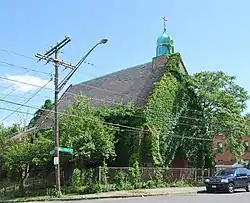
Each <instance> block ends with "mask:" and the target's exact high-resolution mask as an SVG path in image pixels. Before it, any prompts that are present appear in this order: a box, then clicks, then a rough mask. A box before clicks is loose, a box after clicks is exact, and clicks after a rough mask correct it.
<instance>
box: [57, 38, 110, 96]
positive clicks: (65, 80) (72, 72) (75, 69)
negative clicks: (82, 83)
mask: <svg viewBox="0 0 250 203" xmlns="http://www.w3.org/2000/svg"><path fill="white" fill-rule="evenodd" d="M107 42H108V39H105V38H104V39H102V40H100V41H99V42H98V43H96V44H95V46H93V47H92V48H91V49H90V50H89V51H88V53H87V54H85V55H84V56H83V57H82V58H81V60H80V61H79V62H78V63H77V64H76V66H75V68H74V69H72V70H71V72H69V74H68V75H67V76H66V77H65V78H64V79H63V80H62V82H61V83H60V84H59V86H58V91H59V92H60V91H61V90H62V89H63V88H64V86H65V85H66V83H67V82H68V81H69V79H70V78H71V77H72V75H73V74H74V73H75V72H76V71H77V69H78V68H79V67H80V66H81V64H82V63H83V62H84V61H85V59H86V58H87V57H88V55H89V54H90V53H91V52H92V51H93V50H94V49H95V48H96V47H97V46H98V45H99V44H106V43H107Z"/></svg>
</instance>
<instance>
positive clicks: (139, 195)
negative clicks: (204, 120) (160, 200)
mask: <svg viewBox="0 0 250 203" xmlns="http://www.w3.org/2000/svg"><path fill="white" fill-rule="evenodd" d="M194 193H204V191H186V192H181V191H179V192H161V193H143V192H142V193H138V194H133V193H131V194H124V195H110V196H93V197H84V196H83V197H68V198H67V197H65V198H44V199H42V198H41V199H39V200H32V199H27V200H25V199H22V200H5V201H3V202H44V201H51V202H53V201H64V202H65V201H79V200H94V199H116V198H134V197H150V196H164V195H178V194H194ZM0 201H1V200H0Z"/></svg>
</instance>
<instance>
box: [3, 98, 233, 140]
mask: <svg viewBox="0 0 250 203" xmlns="http://www.w3.org/2000/svg"><path fill="white" fill-rule="evenodd" d="M0 101H2V102H7V103H11V104H14V105H21V106H23V107H29V108H33V109H37V110H38V109H40V110H43V111H45V112H51V113H54V112H55V111H54V110H49V109H44V108H38V107H34V106H30V105H26V104H19V103H17V102H12V101H8V100H3V99H0ZM5 110H7V109H5ZM8 110H9V111H13V110H11V109H8ZM20 113H24V112H20ZM29 114H30V113H29ZM58 114H60V115H64V116H69V117H75V118H84V119H87V120H92V119H90V118H88V117H82V116H76V115H73V114H69V113H63V112H58ZM31 115H33V114H31ZM103 123H105V124H107V125H111V126H114V127H121V128H126V129H130V130H134V131H144V132H150V131H149V130H142V129H141V128H137V127H132V126H127V125H121V124H116V123H110V122H105V121H104V122H103ZM192 126H197V125H192ZM197 127H198V126H197ZM200 127H204V126H200ZM230 131H232V130H228V131H224V132H230ZM208 132H216V131H208ZM179 137H181V138H185V136H184V137H183V136H179ZM187 139H195V140H204V138H199V137H187ZM205 140H208V139H205Z"/></svg>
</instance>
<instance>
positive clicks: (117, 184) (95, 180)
mask: <svg viewBox="0 0 250 203" xmlns="http://www.w3.org/2000/svg"><path fill="white" fill-rule="evenodd" d="M76 171H77V170H76V169H75V170H74V172H73V174H71V178H70V179H66V178H65V176H66V175H65V171H64V170H63V169H62V170H61V185H62V191H63V193H64V194H69V193H77V194H86V193H96V192H104V191H114V190H128V189H137V188H156V187H178V186H182V187H184V186H194V185H200V184H203V182H204V179H205V178H206V177H208V176H210V175H211V174H212V173H213V171H212V170H210V169H196V168H150V167H141V168H139V166H138V168H137V169H136V167H133V168H132V167H98V168H94V169H84V170H80V169H79V170H78V172H76ZM67 176H68V175H67ZM25 189H26V190H25V193H24V194H20V193H18V182H17V181H15V179H13V178H9V177H8V178H5V179H4V180H1V179H0V196H8V195H12V196H14V197H17V196H38V195H50V196H53V194H54V193H55V174H54V171H53V172H50V173H48V172H47V171H44V172H39V174H36V173H35V172H32V173H31V174H30V177H29V179H28V181H27V183H26V187H25Z"/></svg>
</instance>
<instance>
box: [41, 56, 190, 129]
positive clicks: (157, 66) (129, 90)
mask: <svg viewBox="0 0 250 203" xmlns="http://www.w3.org/2000/svg"><path fill="white" fill-rule="evenodd" d="M166 63H167V57H166V56H160V57H156V58H153V61H152V62H149V63H145V64H142V65H138V66H135V67H131V68H128V69H124V70H121V71H118V72H114V73H111V74H108V75H105V76H102V77H99V78H95V79H93V80H89V81H86V82H83V83H80V84H76V85H70V86H69V87H68V89H67V90H66V91H65V92H64V94H63V95H62V96H61V98H60V100H59V105H58V110H59V112H63V111H65V110H66V109H67V108H68V107H69V106H71V105H72V104H73V101H74V98H75V96H77V95H86V96H87V97H89V98H90V99H91V100H90V102H91V104H92V105H93V106H96V107H99V106H101V105H107V106H112V105H117V104H121V103H122V104H126V103H129V102H134V103H135V104H136V105H138V106H143V105H145V103H146V102H147V97H148V95H149V93H150V92H152V91H153V87H154V83H155V82H156V81H159V80H160V79H161V77H162V76H163V74H164V72H165V71H166ZM180 65H181V68H182V69H183V71H185V72H186V68H185V66H184V64H183V62H182V61H181V64H180ZM45 114H46V115H44V116H42V117H41V119H40V121H42V120H44V118H45V117H46V118H47V119H46V121H45V122H43V125H42V126H41V128H48V127H51V126H52V123H53V113H50V115H48V112H46V113H45Z"/></svg>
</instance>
